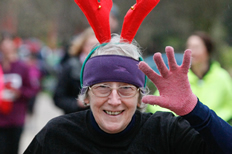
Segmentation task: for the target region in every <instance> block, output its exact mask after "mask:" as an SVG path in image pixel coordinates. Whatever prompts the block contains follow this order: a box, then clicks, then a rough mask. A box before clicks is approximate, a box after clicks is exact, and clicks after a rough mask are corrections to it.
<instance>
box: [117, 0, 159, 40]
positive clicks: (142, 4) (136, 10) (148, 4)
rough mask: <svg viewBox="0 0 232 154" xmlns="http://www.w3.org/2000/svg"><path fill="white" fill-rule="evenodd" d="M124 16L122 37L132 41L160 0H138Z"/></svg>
mask: <svg viewBox="0 0 232 154" xmlns="http://www.w3.org/2000/svg"><path fill="white" fill-rule="evenodd" d="M136 2H137V3H136V4H135V5H134V6H132V7H131V9H130V10H129V11H128V12H127V14H126V16H125V17H124V22H123V26H122V32H121V37H122V38H123V39H125V40H127V41H128V42H129V43H131V42H132V40H133V38H134V37H135V34H136V33H137V31H138V29H139V26H140V25H141V23H142V22H143V20H144V18H145V17H146V16H147V15H148V14H149V13H150V12H151V10H152V9H153V8H154V7H155V6H156V5H157V4H158V3H159V0H137V1H136Z"/></svg>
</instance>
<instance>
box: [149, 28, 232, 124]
mask: <svg viewBox="0 0 232 154" xmlns="http://www.w3.org/2000/svg"><path fill="white" fill-rule="evenodd" d="M186 46H187V48H189V49H191V50H192V63H191V69H190V70H189V73H188V78H189V81H190V85H191V88H192V91H193V93H194V94H195V95H197V96H198V97H199V100H200V101H202V102H204V104H205V105H207V106H208V107H209V108H210V109H212V110H214V111H215V112H216V113H217V114H218V115H219V116H220V117H221V118H222V119H224V120H225V121H227V122H230V124H232V82H231V77H230V75H229V73H228V72H227V71H226V70H225V69H223V68H222V67H221V66H220V64H219V63H218V62H217V61H213V60H212V59H211V57H212V52H213V49H214V44H213V41H212V39H211V38H210V36H209V35H208V34H206V33H205V32H200V31H199V32H195V33H193V34H192V35H191V36H189V38H188V39H187V43H186ZM155 95H158V90H157V91H156V92H155ZM158 110H162V111H164V110H166V109H163V108H161V107H158V106H151V105H148V107H147V110H146V111H147V112H152V113H154V112H155V111H158Z"/></svg>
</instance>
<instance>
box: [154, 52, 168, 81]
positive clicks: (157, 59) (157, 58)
mask: <svg viewBox="0 0 232 154" xmlns="http://www.w3.org/2000/svg"><path fill="white" fill-rule="evenodd" d="M153 58H154V61H155V63H156V65H157V68H158V70H159V72H160V74H161V76H162V77H164V78H165V77H166V76H167V75H168V68H167V67H166V65H165V63H164V61H163V59H162V57H161V53H155V54H154V57H153Z"/></svg>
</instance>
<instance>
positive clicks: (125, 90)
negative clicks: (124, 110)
mask: <svg viewBox="0 0 232 154" xmlns="http://www.w3.org/2000/svg"><path fill="white" fill-rule="evenodd" d="M118 92H119V94H120V95H121V96H122V97H132V96H134V95H135V94H136V92H137V88H136V87H135V86H121V87H119V89H118Z"/></svg>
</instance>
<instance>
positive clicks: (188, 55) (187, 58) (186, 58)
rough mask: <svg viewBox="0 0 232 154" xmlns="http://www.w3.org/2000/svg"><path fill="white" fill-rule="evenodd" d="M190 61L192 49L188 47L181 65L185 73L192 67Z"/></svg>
mask: <svg viewBox="0 0 232 154" xmlns="http://www.w3.org/2000/svg"><path fill="white" fill-rule="evenodd" d="M190 62H191V50H189V49H187V50H185V52H184V58H183V63H182V65H181V67H182V68H183V72H184V73H188V70H189V68H190Z"/></svg>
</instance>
